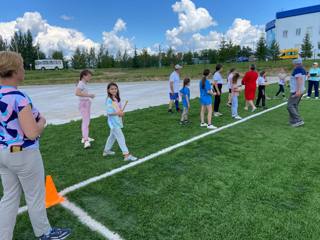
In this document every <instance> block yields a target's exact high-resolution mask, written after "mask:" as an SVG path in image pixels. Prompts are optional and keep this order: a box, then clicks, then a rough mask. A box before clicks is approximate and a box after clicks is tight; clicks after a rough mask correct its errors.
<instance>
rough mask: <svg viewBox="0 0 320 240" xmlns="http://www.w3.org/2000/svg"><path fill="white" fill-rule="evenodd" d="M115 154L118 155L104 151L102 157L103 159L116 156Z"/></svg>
mask: <svg viewBox="0 0 320 240" xmlns="http://www.w3.org/2000/svg"><path fill="white" fill-rule="evenodd" d="M115 154H116V153H115V152H113V151H103V153H102V156H103V157H106V156H113V155H115Z"/></svg>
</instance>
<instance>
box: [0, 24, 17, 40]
mask: <svg viewBox="0 0 320 240" xmlns="http://www.w3.org/2000/svg"><path fill="white" fill-rule="evenodd" d="M15 26H16V22H15V21H12V22H3V23H0V35H1V36H2V38H3V39H4V40H6V41H8V42H9V41H10V39H11V37H12V36H13V34H14V32H15Z"/></svg>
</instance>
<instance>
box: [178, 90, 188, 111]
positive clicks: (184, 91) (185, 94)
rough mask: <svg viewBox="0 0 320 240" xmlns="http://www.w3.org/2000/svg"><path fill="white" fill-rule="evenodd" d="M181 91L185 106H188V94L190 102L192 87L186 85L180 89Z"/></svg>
mask: <svg viewBox="0 0 320 240" xmlns="http://www.w3.org/2000/svg"><path fill="white" fill-rule="evenodd" d="M180 93H181V96H182V104H183V106H184V107H186V108H187V107H188V102H187V99H186V96H188V99H189V102H190V89H189V88H188V87H187V86H186V87H183V88H182V89H181V90H180Z"/></svg>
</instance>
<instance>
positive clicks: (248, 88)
mask: <svg viewBox="0 0 320 240" xmlns="http://www.w3.org/2000/svg"><path fill="white" fill-rule="evenodd" d="M258 77H259V75H258V73H257V72H256V66H255V65H254V64H252V65H251V66H250V71H248V72H246V74H245V75H244V77H243V79H242V84H243V85H244V86H245V89H244V96H245V99H246V106H245V108H244V110H246V111H248V107H249V105H250V106H251V109H252V112H254V111H255V110H256V109H257V108H256V107H255V106H254V103H253V100H254V99H255V94H256V88H257V79H258Z"/></svg>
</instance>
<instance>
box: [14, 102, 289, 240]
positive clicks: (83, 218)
mask: <svg viewBox="0 0 320 240" xmlns="http://www.w3.org/2000/svg"><path fill="white" fill-rule="evenodd" d="M286 104H287V102H283V103H281V104H279V105H277V106H274V107H272V108H269V109H267V110H264V111H262V112H258V113H256V114H253V115H250V116H248V117H246V118H243V119H242V120H239V121H236V122H233V123H230V124H227V125H225V126H222V127H219V128H217V129H215V130H212V131H208V132H206V133H203V134H200V135H198V136H195V137H193V138H190V139H188V140H186V141H183V142H180V143H178V144H175V145H173V146H171V147H167V148H164V149H162V150H160V151H158V152H155V153H153V154H150V155H148V156H146V157H144V158H141V159H140V160H137V161H135V162H131V163H129V164H127V165H124V166H122V167H119V168H116V169H113V170H111V171H109V172H106V173H104V174H102V175H99V176H96V177H92V178H89V179H87V180H85V181H83V182H80V183H77V184H75V185H73V186H70V187H67V188H65V189H64V190H62V191H61V192H60V194H61V195H66V194H68V193H71V192H73V191H76V190H78V189H80V188H83V187H85V186H88V185H89V184H91V183H94V182H98V181H100V180H102V179H104V178H107V177H110V176H112V175H115V174H117V173H120V172H123V171H125V170H127V169H129V168H132V167H134V166H137V165H139V164H142V163H144V162H146V161H149V160H151V159H153V158H156V157H158V156H161V155H163V154H166V153H168V152H171V151H173V150H175V149H177V148H180V147H183V146H185V145H187V144H189V143H192V142H195V141H197V140H199V139H202V138H204V137H206V136H209V135H212V134H215V133H218V132H220V131H222V130H224V129H227V128H231V127H233V126H235V125H238V124H240V123H243V122H246V121H248V120H250V119H252V118H256V117H258V116H260V115H262V114H265V113H267V112H270V111H273V110H275V109H277V108H280V107H282V106H284V105H286ZM61 205H62V206H63V207H64V208H66V209H68V210H70V211H71V212H72V213H73V214H74V215H75V216H77V217H78V219H79V220H80V222H81V223H83V224H84V225H86V226H88V227H89V228H90V229H91V230H93V231H96V232H99V233H100V234H101V235H103V236H105V237H106V238H108V239H111V240H113V239H114V240H121V237H120V236H119V235H118V234H116V233H112V232H111V231H110V230H109V229H107V228H106V227H105V226H103V225H102V224H101V223H99V222H97V221H96V220H94V219H92V218H91V217H90V216H89V215H88V214H87V213H86V212H84V211H83V210H82V209H80V208H79V207H77V206H75V205H74V204H72V203H71V202H69V201H68V200H66V201H65V202H64V203H62V204H61ZM27 210H28V208H27V206H24V207H21V208H19V212H18V213H19V214H22V213H24V212H26V211H27Z"/></svg>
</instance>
